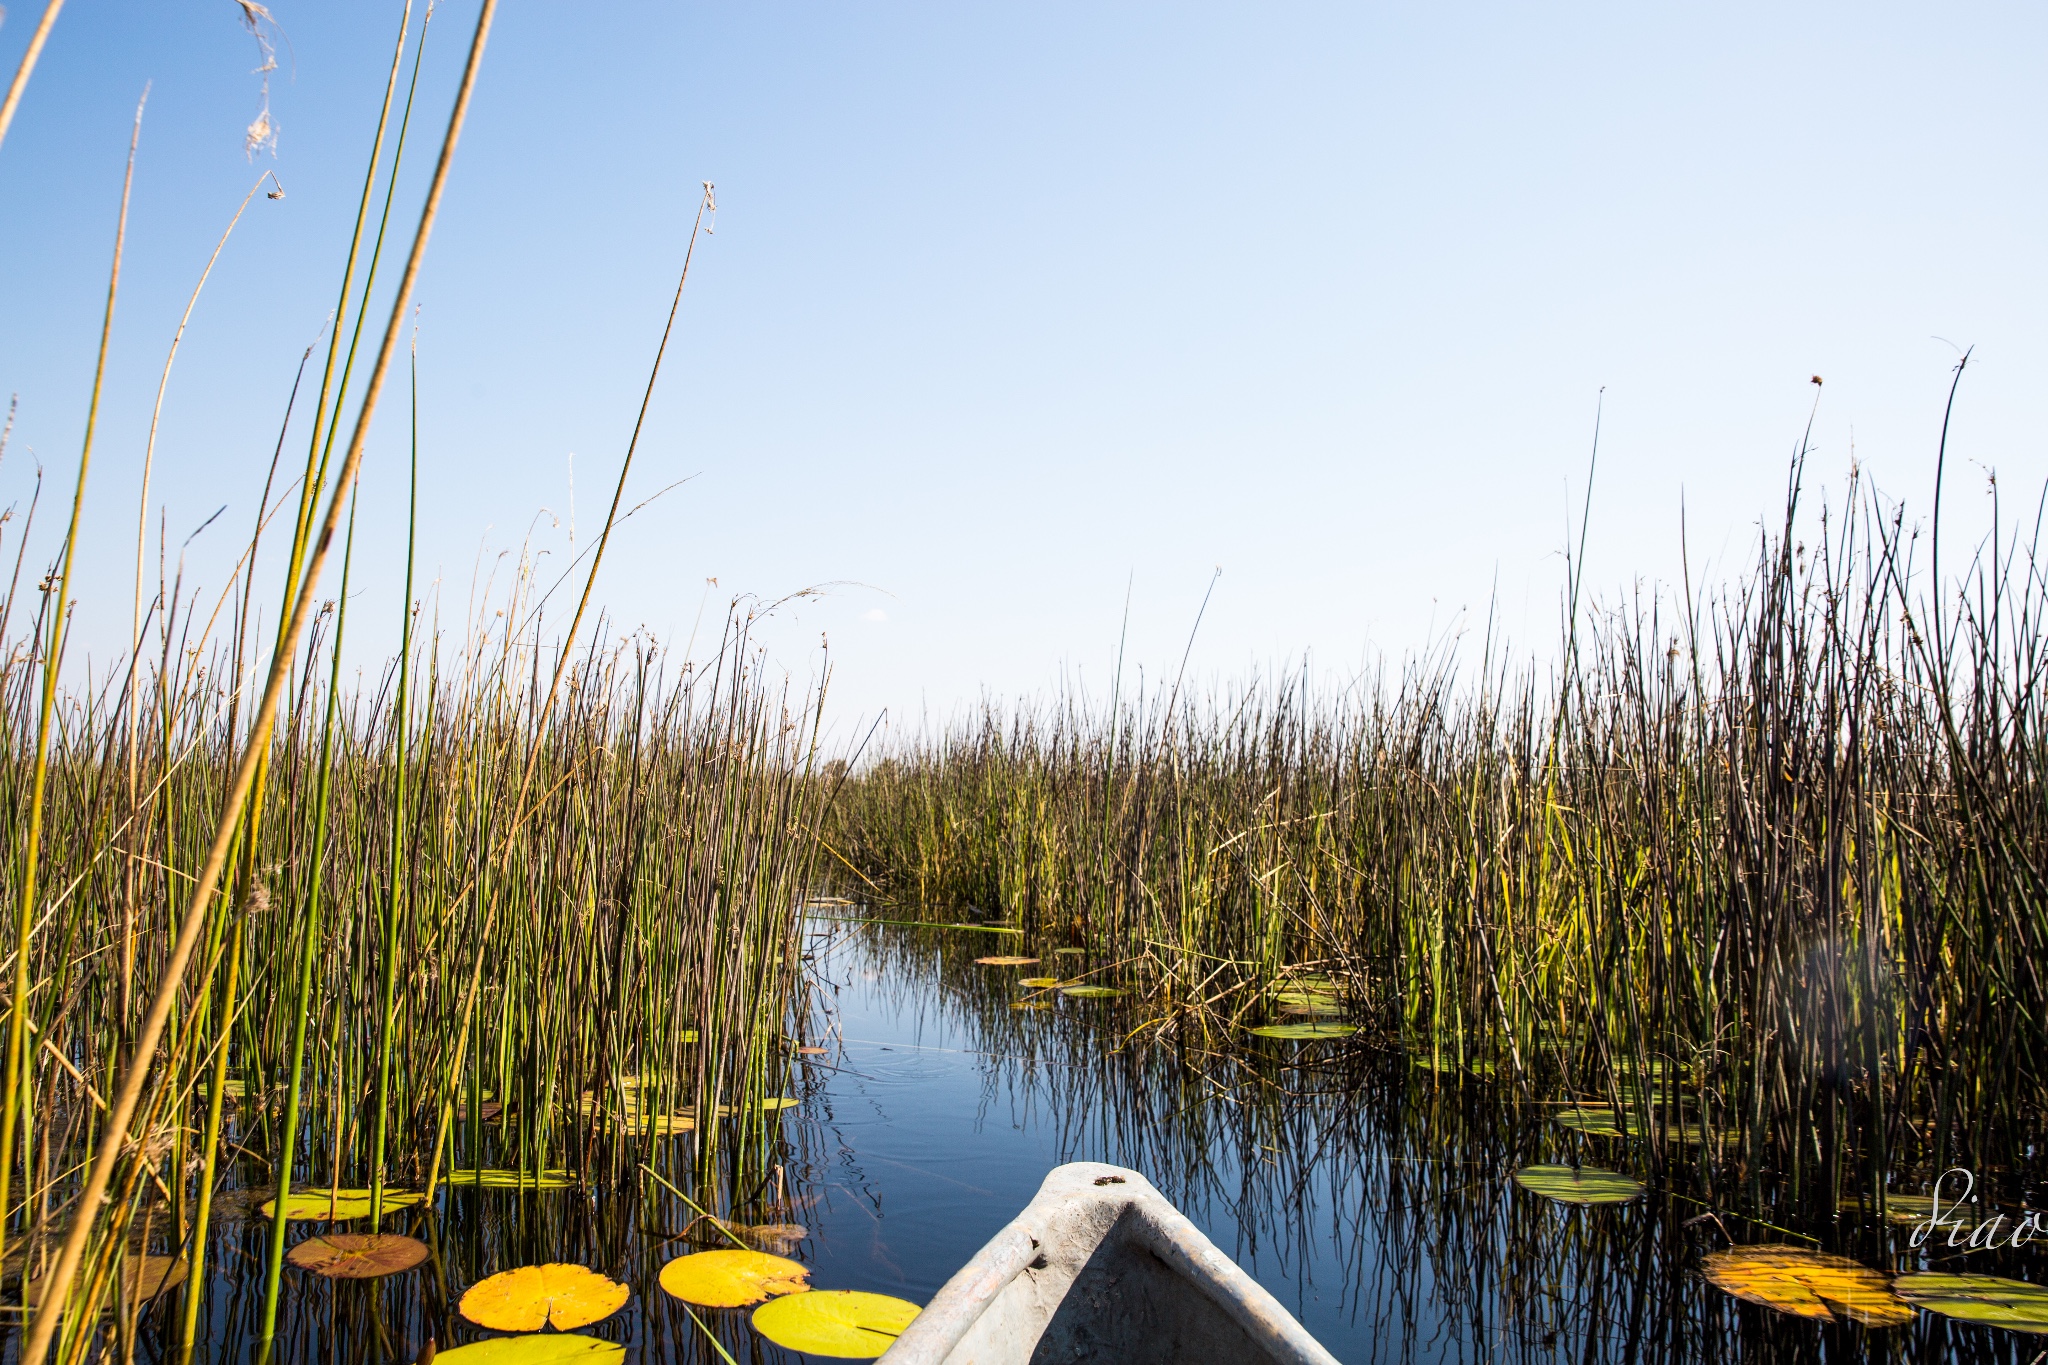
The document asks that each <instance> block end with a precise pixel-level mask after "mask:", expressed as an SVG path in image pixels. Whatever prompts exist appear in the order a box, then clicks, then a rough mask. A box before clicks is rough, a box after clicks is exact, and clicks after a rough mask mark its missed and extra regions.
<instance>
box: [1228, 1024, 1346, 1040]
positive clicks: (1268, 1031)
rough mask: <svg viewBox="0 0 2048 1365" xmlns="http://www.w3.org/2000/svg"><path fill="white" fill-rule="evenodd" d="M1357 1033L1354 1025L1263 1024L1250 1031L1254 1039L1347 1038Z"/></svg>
mask: <svg viewBox="0 0 2048 1365" xmlns="http://www.w3.org/2000/svg"><path fill="white" fill-rule="evenodd" d="M1356 1032H1358V1025H1356V1024H1265V1025H1262V1026H1261V1027H1259V1028H1255V1029H1253V1030H1252V1036H1253V1037H1254V1038H1349V1037H1350V1036H1351V1035H1352V1034H1354V1033H1356Z"/></svg>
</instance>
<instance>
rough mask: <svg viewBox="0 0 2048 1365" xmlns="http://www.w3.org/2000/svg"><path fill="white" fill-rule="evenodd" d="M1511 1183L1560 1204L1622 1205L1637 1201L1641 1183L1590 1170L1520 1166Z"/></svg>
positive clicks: (1618, 1174)
mask: <svg viewBox="0 0 2048 1365" xmlns="http://www.w3.org/2000/svg"><path fill="white" fill-rule="evenodd" d="M1515 1183H1516V1184H1517V1185H1520V1186H1521V1187H1522V1188H1523V1189H1525V1190H1527V1191H1529V1193H1531V1194H1540V1195H1542V1196H1543V1197H1544V1198H1545V1199H1555V1200H1556V1201H1557V1202H1558V1203H1560V1204H1626V1203H1628V1202H1629V1201H1630V1200H1631V1199H1637V1198H1640V1197H1641V1196H1642V1194H1643V1192H1644V1190H1645V1188H1646V1187H1645V1186H1644V1184H1643V1182H1642V1181H1640V1180H1636V1179H1632V1178H1631V1177H1629V1176H1625V1175H1623V1174H1621V1173H1620V1172H1619V1171H1603V1170H1600V1169H1598V1168H1597V1167H1593V1166H1524V1167H1523V1168H1522V1169H1521V1170H1519V1171H1516V1172H1515Z"/></svg>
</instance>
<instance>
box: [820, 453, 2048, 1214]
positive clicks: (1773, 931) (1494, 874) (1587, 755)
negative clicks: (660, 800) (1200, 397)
mask: <svg viewBox="0 0 2048 1365" xmlns="http://www.w3.org/2000/svg"><path fill="white" fill-rule="evenodd" d="M1802 477H1803V463H1802V464H1801V465H1796V466H1795V467H1794V469H1793V470H1792V475H1791V480H1790V483H1789V485H1788V487H1789V494H1788V498H1787V502H1786V506H1785V509H1784V515H1783V518H1782V520H1780V521H1779V522H1778V523H1777V526H1776V529H1775V530H1774V531H1772V532H1771V533H1769V534H1767V535H1766V536H1764V537H1763V539H1762V541H1761V543H1760V544H1759V547H1758V551H1757V558H1756V560H1755V562H1754V566H1753V568H1752V570H1751V571H1750V572H1749V573H1747V574H1745V575H1742V576H1740V577H1739V578H1738V579H1737V580H1735V581H1733V582H1731V583H1729V584H1728V585H1727V586H1726V587H1725V588H1723V589H1721V590H1718V591H1715V592H1712V593H1703V592H1701V593H1698V595H1695V593H1696V592H1698V590H1696V589H1695V588H1694V587H1693V586H1692V585H1691V584H1689V583H1688V584H1686V585H1684V586H1683V587H1682V588H1681V589H1680V590H1679V591H1678V592H1676V593H1674V594H1670V595H1666V596H1655V595H1647V594H1646V595H1642V596H1639V597H1634V598H1630V599H1628V600H1626V601H1623V602H1619V603H1614V604H1610V605H1608V606H1605V607H1601V608H1588V609H1587V610H1586V612H1585V615H1584V619H1583V620H1579V621H1577V622H1576V629H1575V631H1574V634H1573V638H1572V639H1571V640H1570V641H1568V642H1567V643H1566V645H1565V646H1564V647H1562V648H1560V649H1559V650H1558V651H1557V653H1556V656H1555V657H1556V658H1558V659H1559V660H1562V661H1563V662H1562V663H1560V664H1559V665H1556V666H1555V667H1554V668H1552V667H1538V666H1536V665H1534V664H1533V663H1524V664H1521V665H1516V664H1514V663H1513V662H1512V661H1511V660H1510V659H1508V658H1507V657H1505V651H1504V650H1503V648H1502V647H1501V646H1500V645H1499V644H1498V643H1497V642H1495V641H1493V640H1492V639H1490V638H1489V640H1488V641H1487V642H1486V644H1485V646H1484V647H1483V648H1482V649H1481V650H1480V651H1479V652H1478V654H1477V656H1476V657H1461V656H1460V654H1459V652H1458V651H1457V650H1456V649H1453V648H1448V647H1447V648H1445V649H1443V650H1441V651H1439V652H1437V653H1434V654H1432V655H1429V656H1427V657H1422V658H1418V659H1414V660H1411V661H1409V662H1408V663H1407V664H1406V665H1404V666H1403V667H1402V668H1401V669H1400V670H1399V671H1398V672H1390V673H1380V674H1375V675H1370V676H1367V677H1364V678H1361V679H1359V680H1358V681H1357V682H1356V683H1355V684H1354V685H1353V686H1351V687H1349V688H1348V689H1346V690H1345V691H1344V692H1343V693H1342V694H1341V695H1337V696H1332V695H1329V694H1327V693H1323V692H1320V691H1318V690H1317V689H1316V688H1315V687H1314V686H1312V685H1311V684H1310V682H1309V681H1308V680H1307V679H1306V678H1305V677H1304V678H1297V679H1276V680H1272V681H1265V682H1260V683H1256V684H1254V685H1252V686H1248V687H1245V688H1242V689H1240V690H1237V691H1235V692H1228V693H1222V694H1218V695H1215V696H1211V697H1206V698H1203V697H1193V698H1191V697H1189V696H1187V695H1186V694H1185V693H1184V692H1179V691H1169V690H1167V689H1164V688H1162V689H1161V691H1160V692H1159V693H1158V694H1157V695H1154V696H1151V697H1142V698H1136V699H1133V698H1128V697H1125V698H1121V699H1119V701H1118V702H1117V704H1115V705H1113V706H1110V707H1103V706H1101V705H1100V704H1095V703H1091V702H1090V701H1089V700H1088V699H1086V698H1084V697H1080V696H1076V695H1066V696H1062V697H1059V698H1057V699H1055V700H1054V701H1052V702H1051V703H1049V704H1036V705H1033V704H1025V705H1020V706H1018V707H1016V708H1014V709H1011V710H1008V711H1004V710H1001V709H998V708H996V707H992V706H991V707H987V708H985V709H984V710H982V711H981V712H980V713H978V714H975V715H972V716H969V717H966V718H964V719H962V720H960V721H958V722H957V723H954V724H951V725H949V726H946V727H944V728H942V729H939V730H937V731H932V732H928V733H925V734H921V735H916V736H912V737H910V738H908V739H905V740H902V741H900V742H899V743H898V744H897V745H896V747H895V748H894V749H893V750H890V751H887V752H884V753H883V754H882V756H881V757H879V758H877V759H874V760H872V761H870V762H868V763H867V764H865V765H864V766H863V767H861V768H859V769H858V770H856V771H854V772H853V773H852V774H851V775H850V776H849V777H848V778H847V780H846V781H845V784H844V787H843V789H842V790H841V791H840V795H839V797H838V800H837V802H836V804H835V807H834V809H833V810H832V812H831V815H830V823H829V826H828V831H827V836H826V837H827V840H828V843H829V845H830V846H831V847H832V848H833V849H834V850H835V852H836V853H838V854H839V855H841V856H842V857H843V858H844V860H845V865H846V866H848V867H850V868H851V869H853V870H854V871H855V872H857V873H858V877H857V878H854V877H849V876H845V874H843V873H842V876H843V877H844V879H845V880H847V881H848V882H849V883H850V885H851V886H857V887H859V888H860V891H859V894H863V895H867V896H873V895H874V894H875V889H879V891H880V892H881V893H882V895H883V897H884V898H885V899H886V900H887V901H893V902H895V903H896V905H897V906H898V907H899V908H898V909H894V910H887V911H883V912H881V913H887V914H891V915H899V916H900V915H901V914H903V913H904V911H903V908H905V907H907V908H910V909H913V910H921V911H922V913H923V914H924V915H925V916H926V917H940V918H944V917H952V918H957V917H958V915H959V912H960V909H961V908H962V907H973V908H976V909H979V910H981V911H984V912H987V913H994V914H998V915H1001V916H1004V917H1006V919H1007V921H1008V922H1010V923H1013V924H1016V925H1018V926H1020V927H1022V928H1024V929H1026V930H1027V932H1028V933H1030V934H1032V935H1034V936H1037V938H1036V939H1034V941H1054V942H1069V943H1075V944H1084V943H1085V944H1087V945H1089V946H1090V947H1091V948H1094V949H1096V950H1097V951H1098V954H1099V955H1100V956H1102V957H1106V958H1116V959H1119V960H1124V963H1125V965H1123V966H1122V967H1120V968H1119V972H1120V974H1121V975H1122V976H1123V977H1124V978H1125V980H1126V984H1128V985H1130V986H1132V987H1134V988H1136V989H1138V990H1140V991H1142V992H1143V993H1144V995H1145V997H1146V1000H1147V1012H1148V1017H1149V1020H1150V1022H1149V1024H1148V1026H1147V1031H1148V1032H1149V1033H1151V1034H1152V1035H1154V1036H1156V1037H1159V1038H1162V1039H1179V1040H1181V1041H1183V1042H1185V1043H1188V1044H1190V1045H1200V1046H1218V1045H1225V1046H1229V1047H1233V1048H1235V1047H1242V1046H1244V1045H1245V1042H1246V1041H1247V1040H1246V1038H1245V1030H1246V1028H1247V1027H1248V1026H1250V1025H1254V1024H1260V1023H1264V1022H1267V1021H1268V1020H1269V1018H1271V1017H1272V1016H1273V1015H1274V1013H1275V1012H1276V1011H1277V1009H1278V1002H1276V1000H1275V997H1274V995H1273V988H1274V986H1275V985H1276V984H1277V983H1280V982H1282V981H1284V980H1285V979H1286V978H1288V977H1289V976H1290V975H1298V974H1301V973H1309V972H1313V973H1318V974H1328V975H1330V976H1333V977H1335V978H1336V979H1337V980H1338V981H1339V983H1340V984H1341V989H1342V992H1343V994H1344V996H1345V997H1346V1001H1345V1003H1346V1007H1347V1010H1348V1013H1349V1017H1350V1018H1351V1019H1352V1020H1353V1021H1354V1022H1357V1023H1360V1024H1362V1025H1364V1026H1365V1029H1364V1032H1362V1033H1361V1034H1360V1035H1359V1038H1358V1043H1359V1044H1369V1043H1378V1044H1381V1045H1384V1046H1388V1047H1392V1048H1398V1049H1401V1050H1403V1051H1406V1052H1408V1053H1410V1054H1412V1055H1414V1057H1415V1058H1416V1060H1417V1061H1418V1062H1419V1063H1420V1064H1422V1065H1423V1066H1425V1067H1426V1068H1428V1069H1431V1070H1433V1071H1435V1072H1438V1073H1441V1074H1443V1075H1446V1076H1455V1075H1461V1074H1462V1075H1464V1076H1467V1077H1483V1078H1489V1079H1491V1080H1492V1081H1493V1082H1494V1083H1497V1084H1499V1085H1501V1086H1503V1087H1505V1088H1507V1089H1509V1090H1510V1091H1512V1093H1515V1094H1517V1095H1519V1096H1521V1097H1522V1098H1524V1099H1531V1100H1533V1099H1538V1098H1541V1097H1544V1096H1548V1095H1553V1094H1557V1093H1575V1094H1581V1095H1597V1096H1599V1097H1601V1098H1603V1099H1605V1100H1606V1101H1607V1102H1608V1103H1611V1104H1613V1105H1616V1106H1618V1107H1619V1108H1620V1109H1621V1110H1622V1111H1623V1112H1624V1113H1626V1114H1628V1115H1629V1116H1630V1117H1629V1119H1628V1120H1627V1121H1628V1122H1629V1123H1630V1124H1631V1125H1632V1126H1633V1127H1635V1128H1636V1129H1637V1131H1639V1132H1640V1133H1642V1134H1643V1135H1644V1136H1643V1137H1642V1138H1641V1139H1640V1145H1641V1146H1642V1147H1643V1148H1644V1149H1645V1154H1646V1157H1647V1158H1648V1159H1649V1160H1651V1161H1653V1162H1655V1163H1658V1164H1660V1165H1662V1166H1663V1167H1665V1168H1667V1169H1668V1168H1671V1167H1674V1166H1678V1167H1682V1166H1688V1165H1690V1166H1693V1167H1696V1168H1697V1169H1698V1170H1699V1171H1700V1173H1701V1176H1702V1178H1703V1179H1705V1180H1706V1181H1707V1182H1708V1186H1709V1188H1712V1189H1715V1190H1717V1191H1718V1193H1717V1194H1716V1195H1715V1197H1716V1198H1726V1199H1728V1200H1730V1201H1733V1202H1738V1203H1739V1202H1750V1203H1755V1202H1759V1201H1762V1200H1764V1199H1766V1198H1769V1199H1791V1200H1792V1201H1794V1202H1795V1203H1796V1204H1798V1205H1799V1206H1801V1207H1804V1208H1806V1209H1808V1210H1822V1211H1831V1210H1832V1209H1833V1208H1834V1207H1835V1204H1836V1201H1837V1200H1838V1199H1841V1198H1843V1197H1845V1196H1846V1197H1854V1196H1855V1195H1856V1193H1857V1192H1858V1191H1862V1192H1863V1193H1864V1194H1865V1195H1866V1196H1867V1197H1870V1198H1881V1197H1882V1191H1883V1189H1884V1188H1885V1187H1886V1186H1887V1184H1888V1183H1890V1182H1891V1181H1893V1180H1894V1179H1895V1178H1898V1177H1900V1176H1902V1175H1904V1174H1906V1173H1909V1172H1915V1171H1925V1170H1926V1169H1929V1168H1932V1169H1939V1168H1940V1166H1942V1165H1944V1164H1947V1163H1951V1162H1956V1163H1962V1164H1974V1165H1975V1166H1976V1167H1977V1168H1978V1169H1979V1170H1980V1171H1993V1172H1997V1175H1996V1177H1995V1183H1998V1184H1999V1185H2000V1187H2001V1193H2004V1194H2006V1195H2007V1196H2008V1197H2016V1196H2017V1195H2018V1194H2019V1193H2020V1192H2021V1191H2022V1189H2023V1188H2024V1187H2025V1186H2026V1185H2027V1184H2028V1182H2029V1181H2031V1180H2033V1179H2036V1178H2038V1177H2039V1175H2040V1172H2039V1171H2038V1170H2037V1169H2036V1167H2037V1165H2038V1157H2037V1156H2036V1155H2035V1154H2036V1153H2038V1152H2039V1151H2040V1150H2041V1147H2040V1144H2039V1138H2040V1137H2041V1136H2042V1135H2043V1115H2044V1110H2048V1020H2044V1017H2043V1009H2042V1005H2041V1001H2042V1000H2043V998H2044V996H2043V994H2042V991H2041V989H2040V982H2039V963H2040V961H2041V960H2042V955H2043V950H2044V948H2048V916H2044V888H2043V881H2042V870H2043V869H2044V868H2048V820H2044V812H2043V804H2042V801H2041V792H2042V789H2043V788H2042V782H2043V778H2044V767H2043V765H2044V761H2048V748H2044V732H2043V729H2042V725H2041V720H2040V714H2039V702H2038V699H2039V697H2040V696H2041V695H2042V690H2041V684H2042V680H2043V675H2042V669H2043V667H2044V663H2048V653H2044V648H2043V646H2044V644H2048V640H2044V636H2043V620H2044V609H2048V582H2044V579H2043V576H2042V571H2041V565H2040V563H2039V561H2038V559H2037V552H2038V549H2039V545H2038V535H2039V523H2038V518H2037V519H2035V520H2034V521H2033V522H2030V523H2029V524H2026V525H2023V526H2021V527H2020V528H2019V529H2018V530H2017V531H2014V530H2012V529H2011V528H2010V527H2009V526H2007V525H2006V524H2005V523H2004V522H2001V523H2000V524H1999V527H1998V528H1997V529H1996V530H1994V532H1993V534H1992V536H1991V538H1990V539H1988V540H1986V541H1985V543H1984V544H1983V545H1981V546H1980V547H1978V550H1977V553H1976V555H1975V556H1974V558H1973V559H1972V560H1971V562H1970V564H1969V565H1968V567H1967V569H1966V570H1965V571H1964V572H1963V573H1961V574H1960V575H1953V576H1947V577H1937V576H1935V575H1934V574H1933V571H1932V565H1931V563H1930V562H1929V561H1930V560H1931V556H1930V555H1928V554H1925V553H1922V552H1921V549H1920V544H1921V542H1920V540H1919V538H1918V537H1916V535H1915V532H1914V530H1913V528H1912V527H1911V526H1910V525H1909V524H1908V523H1907V521H1906V520H1905V517H1904V513H1903V512H1902V510H1901V509H1899V508H1898V507H1896V506H1893V505H1889V504H1887V503H1885V502H1884V501H1882V500H1881V499H1879V498H1877V497H1876V496H1875V495H1873V494H1871V493H1870V492H1868V491H1867V490H1865V489H1863V488H1862V487H1860V486H1859V485H1858V484H1857V483H1856V482H1855V481H1854V480H1853V479H1852V482H1851V485H1850V487H1849V490H1848V492H1847V493H1846V494H1845V495H1844V496H1843V497H1842V498H1841V499H1840V500H1839V501H1838V502H1837V503H1835V504H1833V505H1831V506H1828V507H1825V508H1822V509H1820V510H1819V511H1818V513H1817V515H1816V514H1814V513H1813V512H1812V511H1811V509H1803V508H1802V491H1801V479H1802ZM1575 590H1576V584H1575ZM1578 614H1579V613H1578V612H1576V611H1574V612H1572V613H1569V614H1568V615H1567V619H1572V618H1574V617H1576V616H1577V615H1578ZM850 894H852V892H850ZM1681 1125H1694V1126H1695V1134H1697V1130H1698V1127H1699V1126H1703V1127H1704V1130H1705V1141H1699V1140H1698V1139H1697V1136H1696V1135H1695V1136H1694V1137H1693V1138H1692V1139H1691V1140H1687V1139H1686V1138H1685V1137H1684V1136H1683V1135H1682V1134H1683V1129H1682V1127H1681Z"/></svg>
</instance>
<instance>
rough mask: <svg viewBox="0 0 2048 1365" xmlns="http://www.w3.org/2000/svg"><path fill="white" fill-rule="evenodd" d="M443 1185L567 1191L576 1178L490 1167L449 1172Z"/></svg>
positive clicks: (491, 1188) (557, 1172)
mask: <svg viewBox="0 0 2048 1365" xmlns="http://www.w3.org/2000/svg"><path fill="white" fill-rule="evenodd" d="M441 1183H442V1184H444V1185H474V1186H477V1187H478V1188H480V1189H486V1190H568V1189H574V1188H575V1186H576V1177H575V1176H574V1175H572V1174H570V1173H569V1172H568V1171H561V1170H554V1171H542V1172H541V1173H540V1174H539V1175H535V1174H534V1173H533V1172H532V1171H507V1170H500V1169H495V1168H491V1167H485V1168H484V1169H483V1170H480V1171H479V1170H466V1171H450V1172H448V1174H446V1175H444V1176H442V1177H441Z"/></svg>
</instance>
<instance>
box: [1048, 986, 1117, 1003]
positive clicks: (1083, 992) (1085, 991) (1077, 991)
mask: <svg viewBox="0 0 2048 1365" xmlns="http://www.w3.org/2000/svg"><path fill="white" fill-rule="evenodd" d="M1060 994H1061V995H1071V996H1073V997H1074V998H1075V999H1076V1000H1107V999H1109V997H1111V996H1112V995H1122V994H1123V992H1122V991H1120V990H1118V989H1117V988H1116V987H1114V986H1062V987H1060Z"/></svg>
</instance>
